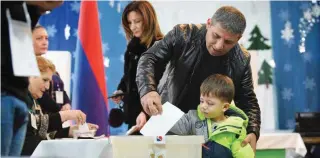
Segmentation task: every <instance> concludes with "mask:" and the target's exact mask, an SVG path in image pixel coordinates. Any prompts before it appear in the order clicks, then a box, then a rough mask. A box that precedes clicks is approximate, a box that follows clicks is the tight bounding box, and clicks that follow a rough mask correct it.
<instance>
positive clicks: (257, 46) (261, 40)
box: [248, 25, 271, 50]
mask: <svg viewBox="0 0 320 158" xmlns="http://www.w3.org/2000/svg"><path fill="white" fill-rule="evenodd" d="M250 35H251V37H250V39H249V41H250V42H252V43H251V45H250V46H249V48H248V50H268V49H270V48H271V47H270V46H269V45H267V44H266V43H265V41H268V40H269V39H267V38H265V37H263V36H262V34H261V32H260V29H259V27H258V26H257V25H255V26H254V28H253V30H252V31H251V33H250Z"/></svg>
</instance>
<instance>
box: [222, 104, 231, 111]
mask: <svg viewBox="0 0 320 158" xmlns="http://www.w3.org/2000/svg"><path fill="white" fill-rule="evenodd" d="M229 107H230V104H229V103H224V104H223V112H226V111H227V110H228V109H229Z"/></svg>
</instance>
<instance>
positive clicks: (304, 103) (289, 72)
mask: <svg viewBox="0 0 320 158" xmlns="http://www.w3.org/2000/svg"><path fill="white" fill-rule="evenodd" d="M318 9H319V2H318V3H317V4H314V3H312V2H310V1H309V2H308V1H304V2H303V1H302V2H279V1H274V2H271V16H272V46H273V55H274V60H275V63H276V68H275V71H274V72H275V85H276V88H277V101H278V110H277V111H278V118H279V120H278V123H279V124H278V126H279V128H280V129H293V128H294V126H295V113H296V112H319V111H320V42H319V40H320V23H319V18H320V17H319V10H318ZM309 20H310V21H314V23H313V24H312V26H310V27H309V28H310V31H309V32H307V34H306V35H307V36H306V38H305V52H304V53H300V51H299V50H300V47H299V45H300V43H301V40H302V36H301V34H300V31H299V30H301V31H306V30H307V27H306V26H308V25H309V24H310V23H309V22H308V21H309ZM303 22H305V24H306V25H304V24H303ZM299 25H300V27H299ZM292 31H293V34H292V35H293V36H290V35H291V32H292Z"/></svg>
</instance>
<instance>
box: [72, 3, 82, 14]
mask: <svg viewBox="0 0 320 158" xmlns="http://www.w3.org/2000/svg"><path fill="white" fill-rule="evenodd" d="M70 6H71V10H72V11H74V12H76V13H79V11H80V3H79V2H73V3H71V4H70Z"/></svg>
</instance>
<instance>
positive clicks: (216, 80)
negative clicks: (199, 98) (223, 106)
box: [200, 74, 234, 103]
mask: <svg viewBox="0 0 320 158" xmlns="http://www.w3.org/2000/svg"><path fill="white" fill-rule="evenodd" d="M200 94H201V95H205V96H214V97H217V98H219V99H220V100H222V101H226V102H228V103H231V102H232V99H233V97H234V85H233V82H232V80H231V78H229V77H228V76H225V75H221V74H214V75H211V76H209V77H208V78H206V79H205V80H204V81H203V82H202V84H201V87H200Z"/></svg>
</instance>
